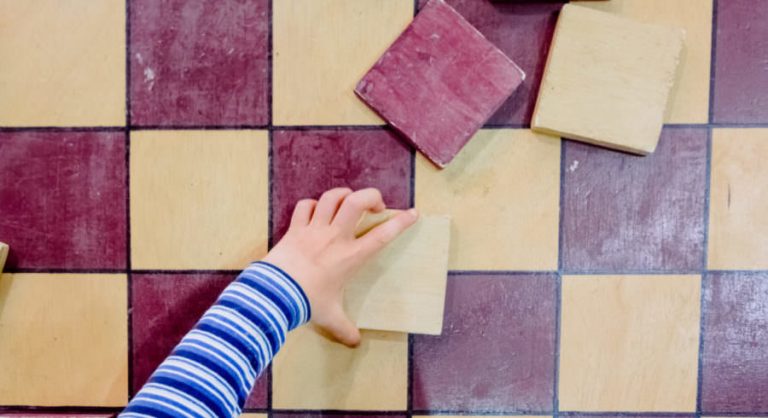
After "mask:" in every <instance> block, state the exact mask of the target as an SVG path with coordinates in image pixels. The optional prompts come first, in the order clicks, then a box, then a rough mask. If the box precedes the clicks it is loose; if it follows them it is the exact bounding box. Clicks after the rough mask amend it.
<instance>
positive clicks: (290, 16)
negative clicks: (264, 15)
mask: <svg viewBox="0 0 768 418" xmlns="http://www.w3.org/2000/svg"><path fill="white" fill-rule="evenodd" d="M273 8H274V11H273V16H274V17H273V31H274V34H273V39H274V40H273V44H274V51H275V52H274V54H275V55H274V60H273V61H274V64H273V65H274V71H273V77H274V79H273V83H274V84H273V85H274V88H273V99H272V100H273V106H274V108H273V111H274V123H275V124H276V125H378V124H382V123H383V121H382V120H381V119H380V118H379V117H378V116H376V114H375V113H374V112H373V111H371V110H370V109H369V108H368V107H367V106H366V105H365V104H364V103H363V102H362V101H360V100H359V99H358V98H357V97H356V96H355V93H354V88H355V85H356V84H357V82H358V81H360V79H361V78H362V77H363V75H364V74H365V73H366V72H367V71H368V70H369V69H370V68H371V66H373V64H374V63H375V62H376V60H377V59H378V58H379V57H380V56H381V55H382V54H383V53H384V51H385V50H386V49H387V48H388V47H389V46H390V44H392V42H393V41H394V40H395V39H396V38H397V36H398V35H399V34H400V33H401V32H402V31H403V29H405V27H406V26H408V24H409V23H410V21H411V19H412V17H413V1H412V0H387V1H380V0H281V1H276V2H274V4H273Z"/></svg>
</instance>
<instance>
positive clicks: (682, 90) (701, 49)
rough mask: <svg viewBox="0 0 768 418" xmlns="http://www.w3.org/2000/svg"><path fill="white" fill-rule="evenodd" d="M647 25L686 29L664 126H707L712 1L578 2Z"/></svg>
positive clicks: (616, 0)
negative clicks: (679, 124)
mask: <svg viewBox="0 0 768 418" xmlns="http://www.w3.org/2000/svg"><path fill="white" fill-rule="evenodd" d="M579 5H582V6H588V7H592V8H594V9H599V10H603V11H607V12H611V13H615V14H617V15H620V16H624V17H628V18H631V19H637V20H639V21H642V22H646V23H658V24H663V25H668V26H675V27H678V28H682V29H685V32H686V37H685V47H684V48H683V54H682V56H681V61H680V68H679V69H678V78H677V82H676V84H675V86H674V88H673V90H672V93H671V96H670V102H669V103H670V106H669V109H668V113H667V117H666V122H667V123H707V121H708V120H709V69H710V58H711V49H712V0H674V1H670V0H611V1H602V0H598V1H580V2H579Z"/></svg>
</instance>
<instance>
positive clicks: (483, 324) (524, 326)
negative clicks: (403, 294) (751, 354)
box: [412, 273, 557, 413]
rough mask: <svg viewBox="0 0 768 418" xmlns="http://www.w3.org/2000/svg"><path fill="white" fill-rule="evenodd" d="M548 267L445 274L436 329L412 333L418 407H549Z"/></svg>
mask: <svg viewBox="0 0 768 418" xmlns="http://www.w3.org/2000/svg"><path fill="white" fill-rule="evenodd" d="M555 300H556V279H555V276H554V275H548V274H542V275H509V274H498V275H497V274H494V275H483V274H479V273H478V274H473V275H451V276H450V277H449V280H448V292H447V295H446V304H445V319H444V323H443V334H442V335H441V336H434V337H433V336H421V335H418V336H414V344H413V383H412V390H413V393H412V395H413V408H414V410H416V411H425V410H444V411H461V412H469V413H472V412H488V411H497V412H498V411H530V412H540V413H547V412H548V411H552V409H553V404H552V401H553V390H554V376H555V362H554V358H555V334H556V332H557V331H556V319H555V317H556V314H555V312H556V306H555V305H556V301H555Z"/></svg>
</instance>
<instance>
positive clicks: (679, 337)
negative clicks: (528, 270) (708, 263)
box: [559, 275, 701, 412]
mask: <svg viewBox="0 0 768 418" xmlns="http://www.w3.org/2000/svg"><path fill="white" fill-rule="evenodd" d="M700 289H701V277H700V276H672V275H650V276H565V277H564V279H563V296H562V298H563V299H562V300H563V302H562V316H561V318H562V325H561V336H560V381H559V383H560V389H559V394H560V409H561V410H564V411H575V410H578V411H627V412H632V411H646V412H652V411H668V412H694V411H695V410H696V378H697V370H698V347H699V312H700V307H699V296H700Z"/></svg>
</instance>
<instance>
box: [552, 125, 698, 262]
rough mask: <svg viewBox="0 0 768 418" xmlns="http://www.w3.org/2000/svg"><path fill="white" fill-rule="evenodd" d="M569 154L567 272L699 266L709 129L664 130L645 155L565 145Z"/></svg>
mask: <svg viewBox="0 0 768 418" xmlns="http://www.w3.org/2000/svg"><path fill="white" fill-rule="evenodd" d="M563 159H564V182H563V187H564V190H563V203H562V204H563V221H562V222H563V232H562V234H563V236H562V239H563V264H564V268H565V270H566V271H567V272H590V271H592V272H615V273H620V272H633V271H648V270H654V271H665V272H689V271H698V270H699V269H701V267H702V263H703V249H704V225H705V221H706V220H705V219H704V203H705V195H706V190H705V189H706V175H707V130H706V129H703V128H701V129H700V128H665V129H664V130H663V132H662V135H661V140H660V142H659V146H658V149H657V150H656V152H655V153H653V154H652V155H649V156H646V157H637V156H631V155H627V154H623V153H619V152H615V151H608V150H604V149H601V148H597V147H593V146H590V145H585V144H579V143H576V142H566V145H565V156H564V157H563Z"/></svg>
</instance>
